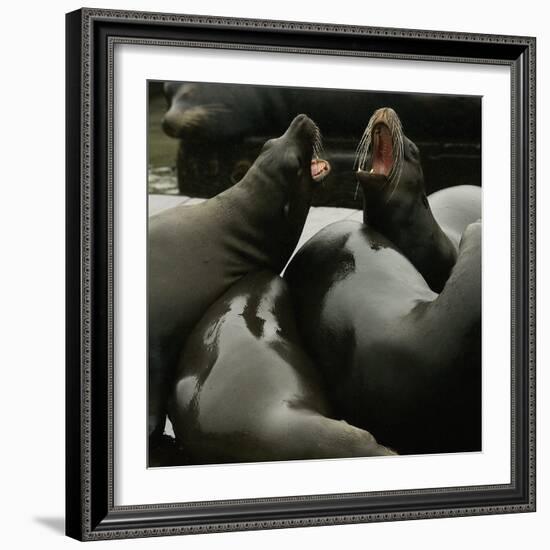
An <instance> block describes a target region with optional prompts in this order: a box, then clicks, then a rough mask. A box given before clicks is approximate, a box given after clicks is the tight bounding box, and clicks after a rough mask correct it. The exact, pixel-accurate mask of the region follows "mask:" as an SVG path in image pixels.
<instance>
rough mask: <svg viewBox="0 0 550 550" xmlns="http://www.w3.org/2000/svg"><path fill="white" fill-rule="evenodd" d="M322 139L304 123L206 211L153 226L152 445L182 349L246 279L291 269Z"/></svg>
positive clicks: (168, 215)
mask: <svg viewBox="0 0 550 550" xmlns="http://www.w3.org/2000/svg"><path fill="white" fill-rule="evenodd" d="M318 139H319V136H318V130H317V127H316V126H315V124H314V123H313V122H312V121H311V120H310V119H308V118H307V117H306V116H304V115H300V116H298V117H296V119H295V120H294V121H293V122H292V124H291V125H290V126H289V128H288V130H287V131H286V132H285V134H284V135H283V136H281V137H280V138H278V139H273V140H270V141H269V142H267V143H266V145H265V146H264V149H263V150H262V153H261V154H260V156H259V157H258V159H257V160H256V162H255V163H254V165H253V166H252V168H251V169H250V170H249V172H248V173H247V175H246V177H245V178H243V180H241V181H240V182H239V183H238V184H236V185H235V186H233V187H231V188H230V189H228V190H226V191H224V192H223V193H221V194H220V195H218V196H216V197H214V198H212V199H210V200H208V201H206V202H204V203H202V204H199V205H194V206H189V207H188V206H185V205H182V206H177V207H175V208H172V209H170V210H166V211H164V212H161V213H159V214H157V215H155V216H152V217H151V218H150V222H149V234H148V239H149V240H148V251H149V255H148V292H149V300H148V304H149V306H148V307H149V433H150V435H151V436H152V437H156V436H159V435H161V434H162V431H163V429H164V419H165V413H166V398H167V392H168V387H169V384H170V381H171V378H172V376H173V374H174V369H175V366H176V364H177V360H178V357H179V354H180V351H181V347H182V345H184V343H185V340H186V337H187V336H188V335H189V333H190V332H191V330H192V329H193V327H194V325H195V324H196V323H197V322H198V320H199V319H200V317H201V316H202V315H203V313H204V312H205V311H206V309H207V308H208V307H209V306H210V305H211V304H212V303H213V302H214V301H215V300H216V299H217V298H218V297H219V296H221V295H222V294H223V293H224V292H225V291H226V290H227V289H228V288H229V287H230V286H231V285H233V284H234V283H236V282H237V281H238V280H239V279H240V278H241V277H242V276H244V275H246V274H247V273H249V272H251V271H257V270H261V269H270V270H272V271H274V272H276V273H277V272H279V271H280V270H281V269H282V268H283V267H284V265H285V263H286V262H287V261H288V258H289V257H290V255H291V253H292V252H293V250H294V248H295V246H296V243H297V242H298V239H299V236H300V234H301V232H302V229H303V225H304V222H305V219H306V216H307V213H308V210H309V205H310V200H311V193H312V191H313V185H314V183H315V181H314V177H313V176H312V170H313V166H314V164H313V161H312V160H311V159H312V154H313V150H314V149H315V147H316V144H317V143H318ZM317 162H323V161H317ZM316 170H317V168H316ZM315 177H316V178H321V177H322V175H318V174H316V176H315Z"/></svg>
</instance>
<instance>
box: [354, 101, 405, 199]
mask: <svg viewBox="0 0 550 550" xmlns="http://www.w3.org/2000/svg"><path fill="white" fill-rule="evenodd" d="M380 111H381V109H378V110H376V111H375V112H374V114H373V115H372V116H371V118H370V120H369V122H368V124H367V127H366V128H365V131H364V132H363V135H362V136H361V139H360V141H359V144H358V145H357V152H356V156H355V162H354V168H355V169H360V170H368V164H369V161H370V160H371V159H372V154H373V151H372V148H373V131H374V127H375V125H376V124H377V121H378V119H379V116H380ZM385 123H386V124H387V126H388V129H389V131H390V134H391V138H392V157H393V162H392V168H391V170H390V173H389V174H388V178H387V184H388V185H389V187H390V188H392V191H391V194H390V196H389V197H388V201H389V200H390V199H391V198H392V196H393V194H394V193H395V191H396V189H397V187H398V186H399V179H400V177H401V172H402V170H403V158H404V139H403V128H402V126H401V121H400V120H399V117H398V116H397V114H396V113H395V111H393V109H386V116H385ZM356 194H357V190H356Z"/></svg>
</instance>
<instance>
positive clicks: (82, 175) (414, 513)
mask: <svg viewBox="0 0 550 550" xmlns="http://www.w3.org/2000/svg"><path fill="white" fill-rule="evenodd" d="M66 28H67V37H66V45H67V50H66V51H67V58H66V63H67V88H66V91H67V132H66V144H67V166H66V167H67V172H66V174H67V176H66V178H67V179H66V185H67V188H66V193H67V195H66V196H67V199H66V200H67V242H66V246H67V249H66V259H67V280H66V284H67V325H66V326H67V334H66V336H67V350H66V351H67V359H66V369H67V371H66V384H67V388H66V389H67V393H66V410H67V413H66V433H67V439H66V445H67V455H66V459H67V462H66V463H67V466H66V516H67V521H66V531H67V535H69V536H71V537H74V538H77V539H80V540H100V539H113V538H126V537H144V536H160V535H172V534H187V533H202V532H215V531H231V530H245V529H268V528H282V527H297V526H314V525H327V524H343V523H356V522H371V521H391V520H402V519H419V518H437V517H452V516H464V515H474V514H496V513H510V512H528V511H534V510H535V39H534V38H530V37H518V36H495V35H479V34H462V33H460V34H459V33H452V32H435V31H417V30H405V29H386V28H371V27H354V26H338V25H327V24H314V23H293V22H283V21H263V20H249V19H230V18H216V17H209V16H208V17H206V16H190V15H173V14H159V13H138V12H124V11H109V10H100V9H82V10H78V11H75V12H72V13H69V14H68V15H67V27H66ZM115 43H136V44H144V45H148V44H149V45H171V46H186V45H193V46H195V47H197V46H200V47H204V48H212V49H219V48H225V49H226V48H229V49H247V50H254V51H264V52H274V51H284V52H290V53H292V52H299V53H315V54H323V55H333V56H364V57H375V58H390V59H403V60H409V59H412V60H428V61H446V62H449V61H451V62H456V63H472V62H475V63H480V64H488V65H505V66H507V67H509V68H510V73H511V79H512V80H511V89H512V104H511V125H512V128H511V129H512V132H511V136H512V141H511V153H512V155H511V158H512V166H511V181H512V187H511V190H510V192H511V199H512V212H511V217H512V236H511V242H512V250H511V258H512V288H511V303H512V311H511V315H512V318H511V320H512V334H511V339H512V347H511V349H512V357H511V367H512V369H511V372H512V380H511V388H512V395H511V403H512V407H511V411H510V421H511V445H512V448H511V464H510V468H511V482H510V483H509V484H503V485H490V486H472V487H454V488H445V489H429V488H426V489H421V490H402V491H384V492H377V493H346V494H334V495H305V496H301V497H283V498H265V499H254V500H232V501H223V502H200V503H185V502H184V501H185V491H184V490H182V501H183V502H182V503H179V504H164V503H155V504H145V503H144V504H143V505H138V506H132V507H117V506H115V505H114V499H113V483H114V481H113V471H114V470H113V418H112V411H113V399H114V396H113V368H114V365H113V345H114V344H113V261H114V256H113V255H114V253H116V252H115V251H114V249H113V215H114V214H113V172H112V163H113V148H112V132H113V118H112V116H113V95H112V93H113V88H112V82H113V80H112V78H113V46H114V44H115Z"/></svg>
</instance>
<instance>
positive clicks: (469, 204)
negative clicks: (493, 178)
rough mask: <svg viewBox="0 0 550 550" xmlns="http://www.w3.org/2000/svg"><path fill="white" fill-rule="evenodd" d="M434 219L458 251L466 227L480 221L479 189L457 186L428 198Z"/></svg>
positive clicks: (442, 190)
mask: <svg viewBox="0 0 550 550" xmlns="http://www.w3.org/2000/svg"><path fill="white" fill-rule="evenodd" d="M428 202H429V203H430V208H431V210H432V212H433V215H434V218H435V220H436V222H437V223H438V225H439V226H440V227H441V229H442V230H443V232H444V233H445V234H446V235H447V237H448V238H449V240H450V241H451V242H452V244H453V245H454V246H455V248H456V249H457V250H458V246H459V243H460V239H461V237H462V233H464V230H465V229H466V227H468V225H470V224H471V223H474V222H476V221H477V220H479V219H481V188H480V187H477V186H475V185H457V186H454V187H447V188H446V189H441V190H440V191H436V192H435V193H432V194H431V195H429V196H428Z"/></svg>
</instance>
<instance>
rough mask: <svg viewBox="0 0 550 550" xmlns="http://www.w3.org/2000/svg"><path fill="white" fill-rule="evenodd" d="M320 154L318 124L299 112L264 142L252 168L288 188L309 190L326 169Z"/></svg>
mask: <svg viewBox="0 0 550 550" xmlns="http://www.w3.org/2000/svg"><path fill="white" fill-rule="evenodd" d="M321 154H322V139H321V132H320V130H319V127H318V126H317V125H316V124H315V122H313V120H311V119H310V118H309V117H308V116H307V115H304V114H300V115H298V116H296V117H295V118H294V120H293V121H292V122H291V123H290V126H289V127H288V129H287V130H286V132H285V133H284V134H283V135H282V136H280V137H278V138H274V139H270V140H268V141H267V142H266V143H265V144H264V146H263V148H262V150H261V152H260V155H259V157H258V159H257V161H256V162H255V163H254V165H253V168H256V169H259V170H261V171H262V172H263V173H264V174H265V175H266V176H267V177H268V178H269V180H271V181H276V182H278V183H279V184H281V185H283V186H284V187H285V188H287V189H288V191H290V192H292V191H293V190H296V189H297V188H300V189H302V190H311V189H313V187H314V185H315V184H316V183H320V182H321V181H323V180H324V179H325V177H326V176H327V175H328V174H329V173H330V164H329V163H328V162H327V161H326V160H324V159H322V158H320V156H321Z"/></svg>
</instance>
